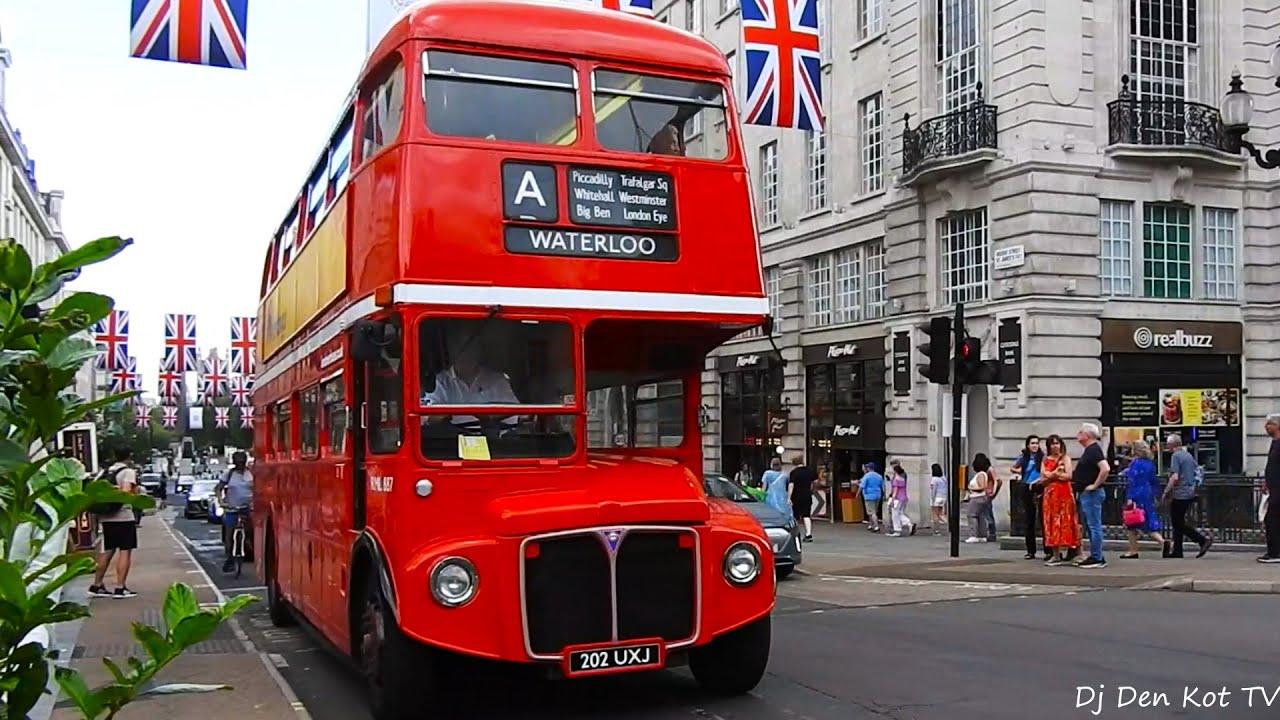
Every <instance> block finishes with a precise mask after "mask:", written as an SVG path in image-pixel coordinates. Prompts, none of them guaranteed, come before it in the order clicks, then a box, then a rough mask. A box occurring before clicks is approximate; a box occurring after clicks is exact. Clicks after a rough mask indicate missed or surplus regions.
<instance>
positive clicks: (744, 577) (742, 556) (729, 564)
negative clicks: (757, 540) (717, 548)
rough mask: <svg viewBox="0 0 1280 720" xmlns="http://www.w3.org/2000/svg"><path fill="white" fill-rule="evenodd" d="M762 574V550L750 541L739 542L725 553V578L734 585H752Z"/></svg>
mask: <svg viewBox="0 0 1280 720" xmlns="http://www.w3.org/2000/svg"><path fill="white" fill-rule="evenodd" d="M759 575H760V551H759V550H757V549H756V546H755V545H753V544H751V543H749V542H737V543H734V544H732V545H730V546H729V549H728V550H727V551H725V554H724V579H725V580H728V581H729V582H731V583H733V584H734V585H750V584H751V583H752V582H754V581H755V579H756V578H757V577H759Z"/></svg>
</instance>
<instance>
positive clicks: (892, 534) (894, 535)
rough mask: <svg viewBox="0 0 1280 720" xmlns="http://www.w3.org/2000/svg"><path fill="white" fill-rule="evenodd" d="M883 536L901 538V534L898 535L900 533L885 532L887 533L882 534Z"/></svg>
mask: <svg viewBox="0 0 1280 720" xmlns="http://www.w3.org/2000/svg"><path fill="white" fill-rule="evenodd" d="M884 536H885V537H902V533H900V532H887V533H885V534H884Z"/></svg>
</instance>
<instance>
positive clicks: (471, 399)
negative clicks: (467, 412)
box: [422, 328, 520, 424]
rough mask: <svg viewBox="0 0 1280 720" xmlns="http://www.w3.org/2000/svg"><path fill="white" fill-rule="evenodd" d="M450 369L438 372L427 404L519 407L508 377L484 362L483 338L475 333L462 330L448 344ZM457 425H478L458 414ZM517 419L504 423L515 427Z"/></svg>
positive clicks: (424, 401) (425, 397) (425, 400)
mask: <svg viewBox="0 0 1280 720" xmlns="http://www.w3.org/2000/svg"><path fill="white" fill-rule="evenodd" d="M445 345H446V348H447V351H448V354H447V355H446V357H448V358H449V360H450V361H451V362H450V365H449V367H447V368H445V369H444V370H441V371H440V372H437V373H436V377H435V388H434V389H432V390H431V391H429V392H424V393H423V394H422V404H423V405H519V404H520V399H519V398H517V397H516V393H515V391H514V390H512V389H511V381H510V380H509V379H507V376H506V375H505V374H503V373H501V372H498V371H496V370H492V369H490V368H488V367H486V366H485V365H484V363H483V361H482V360H481V357H480V356H481V353H482V348H481V338H480V337H478V336H477V335H476V334H475V332H474V330H471V331H468V330H467V329H463V328H458V329H456V330H455V331H454V332H452V333H450V334H449V335H448V338H447V340H446V342H445ZM452 421H453V423H454V424H460V423H468V422H475V421H476V419H475V418H473V417H470V416H460V415H454V416H453V417H452ZM516 421H517V418H516V417H515V416H512V417H509V418H505V419H504V420H503V422H505V423H508V424H514V423H515V422H516Z"/></svg>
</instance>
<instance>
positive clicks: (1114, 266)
mask: <svg viewBox="0 0 1280 720" xmlns="http://www.w3.org/2000/svg"><path fill="white" fill-rule="evenodd" d="M1098 234H1099V236H1100V239H1101V240H1102V250H1101V253H1100V254H1099V256H1098V257H1099V259H1100V260H1101V268H1100V270H1101V273H1100V275H1101V279H1102V294H1103V295H1110V296H1112V297H1129V296H1131V295H1133V203H1127V202H1117V201H1115V200H1103V201H1102V205H1101V210H1100V224H1099V232H1098Z"/></svg>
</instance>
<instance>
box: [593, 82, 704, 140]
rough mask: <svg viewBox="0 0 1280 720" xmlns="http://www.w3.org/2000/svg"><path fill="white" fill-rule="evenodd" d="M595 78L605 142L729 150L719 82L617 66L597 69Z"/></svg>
mask: <svg viewBox="0 0 1280 720" xmlns="http://www.w3.org/2000/svg"><path fill="white" fill-rule="evenodd" d="M592 84H593V86H594V87H593V89H592V93H593V95H594V100H595V116H596V134H597V136H598V137H599V139H600V144H601V145H603V146H604V147H606V148H608V149H610V150H624V151H626V152H637V153H653V154H657V155H683V156H685V157H696V158H705V159H709V160H723V159H724V158H725V157H726V156H727V155H728V152H729V144H728V140H727V138H726V134H725V133H726V130H725V128H726V123H725V99H724V89H723V88H721V86H720V85H718V84H716V83H710V82H695V81H691V80H680V79H677V78H665V77H658V76H656V75H641V74H639V73H631V72H618V71H615V70H597V71H596V72H595V74H594V75H593V77H592ZM695 128H699V129H700V133H698V134H696V135H695V134H694V133H693V132H692V130H693V129H695Z"/></svg>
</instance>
